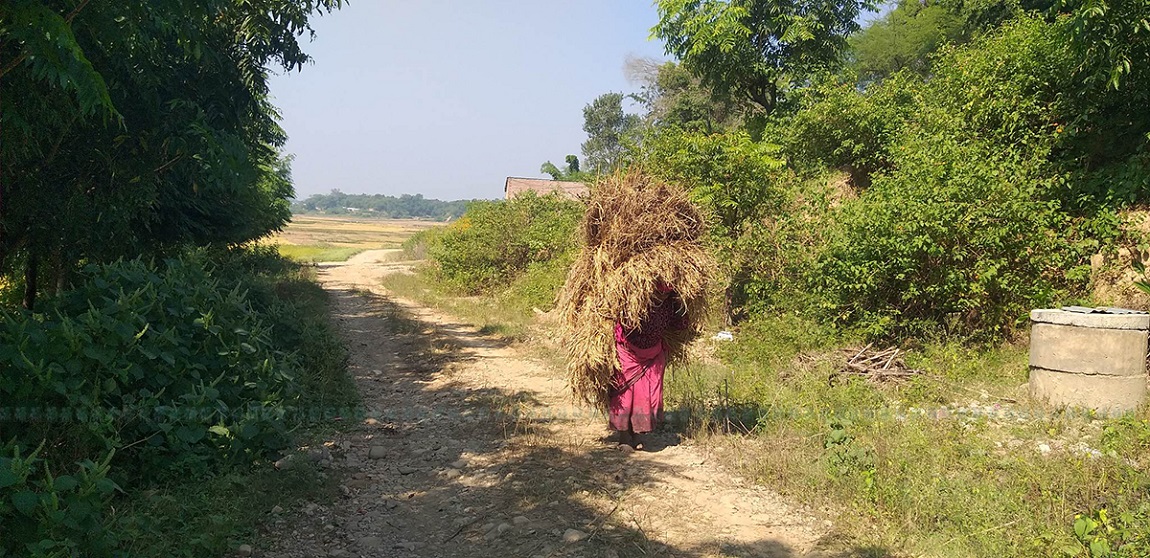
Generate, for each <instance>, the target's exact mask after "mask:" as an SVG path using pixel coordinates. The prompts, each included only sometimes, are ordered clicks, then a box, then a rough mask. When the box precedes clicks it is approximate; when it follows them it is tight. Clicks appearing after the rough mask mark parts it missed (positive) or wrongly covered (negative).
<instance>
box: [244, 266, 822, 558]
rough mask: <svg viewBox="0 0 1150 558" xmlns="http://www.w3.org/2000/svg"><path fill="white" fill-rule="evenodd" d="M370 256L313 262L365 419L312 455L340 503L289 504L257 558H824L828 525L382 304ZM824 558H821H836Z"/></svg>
mask: <svg viewBox="0 0 1150 558" xmlns="http://www.w3.org/2000/svg"><path fill="white" fill-rule="evenodd" d="M388 256H389V254H388V253H387V252H386V251H370V252H365V253H362V254H360V255H358V256H356V257H354V258H352V259H351V260H349V261H348V262H346V263H341V264H331V265H325V266H323V267H322V268H321V271H320V274H319V275H320V279H321V281H322V282H323V284H324V286H325V288H327V289H328V290H329V291H330V292H331V293H332V295H333V297H334V301H335V304H334V313H335V319H336V321H337V323H338V326H339V329H340V330H341V332H342V334H343V335H344V337H345V339H346V341H347V343H348V346H349V347H350V349H351V363H350V370H351V373H352V374H353V375H354V377H355V381H356V383H357V384H358V387H359V390H360V393H361V395H362V397H363V402H364V404H365V406H366V407H367V409H368V416H369V417H370V418H367V419H366V420H364V421H363V422H362V423H361V424H357V425H355V426H354V427H353V428H351V429H349V430H348V431H347V432H345V433H343V434H340V435H339V436H338V437H337V438H335V439H333V440H331V441H330V442H328V443H327V444H326V446H327V449H325V450H322V453H323V454H324V456H325V459H328V458H327V455H328V453H329V452H330V464H331V467H332V471H333V472H334V474H336V475H339V478H340V479H342V480H341V482H342V486H341V490H342V493H343V497H342V499H340V500H339V501H338V502H336V503H334V504H332V505H330V506H320V505H315V504H308V505H305V506H304V507H303V508H302V509H299V510H289V511H288V512H287V513H288V514H290V515H292V516H293V518H292V519H291V520H289V521H286V522H281V524H280V525H281V527H280V529H281V530H282V532H278V533H272V536H270V537H268V540H272V541H274V543H273V548H269V549H266V550H258V551H257V552H256V553H255V554H256V555H258V556H276V557H282V558H289V557H339V556H344V557H356V556H362V557H384V556H387V557H391V556H397V557H405V556H410V557H465V556H466V557H471V556H538V557H559V556H596V557H599V556H607V557H612V556H699V557H704V556H706V557H710V556H756V557H814V556H819V557H822V556H832V554H830V553H828V552H827V551H824V550H820V548H821V545H820V544H819V541H820V539H824V538H825V535H826V531H827V527H826V526H825V525H824V524H823V522H821V521H818V520H816V519H814V518H812V517H809V516H807V515H805V514H804V513H802V512H800V511H799V510H797V509H794V508H792V507H790V506H788V505H787V504H786V503H784V502H783V501H782V500H781V499H780V498H779V497H778V496H777V495H775V494H773V493H772V492H770V491H767V490H765V489H763V488H761V487H757V486H754V485H753V484H750V483H747V482H744V481H743V480H741V479H739V478H736V477H733V476H732V475H731V473H730V472H728V471H725V470H723V469H722V468H721V467H720V466H719V465H717V464H716V463H713V462H712V460H711V459H709V456H708V454H707V453H706V451H705V450H704V449H703V448H701V447H697V446H693V445H692V444H690V443H689V442H682V443H680V442H679V441H678V440H677V437H676V436H675V435H672V434H667V435H663V437H662V438H661V439H660V440H658V442H659V443H657V444H655V446H656V447H654V448H653V449H655V450H658V451H651V452H623V451H620V450H619V449H617V448H614V447H612V446H608V445H606V444H604V443H602V442H601V441H600V438H601V437H602V436H603V435H604V434H606V430H605V429H604V428H603V426H602V425H603V423H604V421H603V419H602V418H600V417H598V416H596V415H595V414H593V413H592V412H590V411H588V410H586V409H583V408H580V407H577V406H574V405H573V404H572V403H571V400H570V397H569V396H568V392H567V389H566V386H565V383H564V380H563V378H562V373H561V371H558V370H554V369H551V368H549V367H548V366H547V365H546V364H544V363H543V362H542V361H540V360H536V359H533V358H532V357H531V355H530V354H529V353H528V352H527V350H526V349H525V348H521V347H512V346H507V345H506V344H505V343H504V342H503V341H501V340H500V339H499V338H495V337H489V336H484V335H481V334H479V333H478V332H477V330H476V329H475V328H473V327H470V326H468V325H467V324H463V323H459V322H458V321H457V320H455V319H453V318H451V317H450V316H446V315H443V314H441V313H438V312H436V311H433V310H431V309H428V308H424V307H421V306H418V305H416V304H414V303H411V302H409V301H404V300H397V299H393V298H390V297H389V296H388V293H386V292H385V291H384V290H383V289H382V287H380V278H381V277H382V276H383V275H385V274H387V273H394V272H401V271H403V270H404V269H405V267H406V266H405V265H404V264H402V263H389V262H388ZM834 555H835V556H837V554H834Z"/></svg>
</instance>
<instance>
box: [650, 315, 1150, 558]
mask: <svg viewBox="0 0 1150 558" xmlns="http://www.w3.org/2000/svg"><path fill="white" fill-rule="evenodd" d="M849 342H850V340H849V339H840V338H836V336H835V335H834V334H833V332H831V331H828V330H826V329H825V328H824V327H822V326H819V325H817V324H815V323H812V322H808V321H806V320H804V319H802V318H799V317H795V316H774V317H764V318H760V319H758V320H755V321H754V322H751V323H749V324H746V325H744V326H742V327H741V328H740V329H739V330H738V331H737V332H736V341H734V342H732V343H727V344H722V345H720V346H718V347H717V348H716V351H717V354H718V355H720V362H715V363H711V364H695V365H692V366H689V367H687V368H686V369H681V370H676V371H673V373H672V374H671V375H670V376H669V377H668V387H667V393H668V401H667V403H668V409H669V411H670V412H671V413H672V416H674V417H676V418H677V419H679V420H680V421H681V423H682V424H683V425H684V426H685V427H686V428H687V429H688V431H689V433H691V434H692V435H695V436H698V437H701V438H706V437H709V436H712V435H713V434H714V433H716V432H725V431H726V432H729V431H736V432H743V433H745V435H742V434H736V435H738V436H740V438H736V439H740V440H742V441H743V442H745V443H742V444H739V445H742V446H744V447H742V448H741V449H737V450H735V451H734V452H733V453H732V462H733V463H734V464H735V465H736V466H737V467H738V468H740V469H741V470H742V472H744V473H745V474H747V475H748V476H750V477H752V478H755V479H757V480H759V481H760V482H763V483H765V484H767V485H770V486H771V487H773V488H775V489H777V490H779V491H780V492H783V493H785V494H788V495H790V496H792V497H794V498H795V499H796V500H798V501H802V502H805V503H809V504H813V505H815V506H822V507H825V508H826V509H828V510H838V512H839V513H835V514H833V515H834V516H835V519H836V523H837V525H838V526H839V528H840V529H842V530H843V531H845V532H846V533H848V534H850V535H852V536H853V537H855V538H857V539H858V540H860V541H861V542H863V543H864V544H873V545H874V546H876V547H886V548H899V549H903V550H904V551H906V552H909V553H911V554H915V555H918V554H924V555H932V556H962V557H966V556H970V557H974V556H1034V557H1047V556H1091V554H1089V552H1090V551H1089V545H1090V544H1091V543H1092V542H1095V541H1096V540H1099V539H1105V540H1107V541H1108V542H1107V544H1108V545H1109V547H1110V548H1112V549H1116V552H1117V553H1115V554H1112V555H1113V556H1143V555H1145V552H1146V551H1147V549H1150V540H1148V539H1147V533H1148V532H1150V504H1148V502H1150V498H1148V496H1150V476H1148V474H1147V461H1148V459H1147V457H1145V456H1146V455H1147V451H1148V450H1150V421H1148V420H1147V419H1148V418H1150V413H1148V412H1147V410H1145V409H1144V410H1143V411H1142V412H1141V413H1140V414H1137V415H1133V416H1128V417H1125V418H1121V419H1102V418H1098V417H1094V416H1091V415H1089V414H1083V413H1073V412H1070V413H1067V412H1058V411H1045V410H1043V408H1042V407H1041V406H1040V405H1037V404H1036V403H1034V402H1032V401H1030V400H1029V399H1028V398H1027V396H1026V393H1025V390H1024V389H1020V384H1022V383H1024V382H1025V381H1026V375H1027V368H1026V367H1027V361H1026V350H1025V348H1024V347H1015V346H1002V347H993V348H981V349H976V348H970V347H966V346H962V345H959V344H953V343H944V342H939V343H930V344H925V345H923V346H920V347H916V348H914V349H913V350H912V351H911V354H910V356H908V358H907V360H908V365H910V366H912V367H916V368H920V369H923V370H924V371H925V372H926V373H925V374H923V375H921V376H919V377H915V378H913V379H912V380H910V381H906V382H903V383H898V384H889V385H877V384H874V383H871V382H867V381H865V380H862V379H858V378H841V379H836V377H835V372H836V370H837V367H838V366H840V365H841V363H842V361H843V360H845V358H844V357H842V356H841V354H842V353H841V351H840V350H839V347H841V346H843V345H848V344H850V343H849ZM718 440H731V439H730V438H727V437H724V438H719V439H718ZM1079 516H1081V517H1079ZM1082 517H1085V518H1087V519H1089V518H1091V517H1093V518H1095V519H1094V520H1092V521H1095V523H1097V524H1098V525H1099V526H1097V527H1096V528H1094V530H1093V531H1090V532H1088V533H1086V534H1085V535H1084V536H1079V535H1076V533H1075V528H1074V525H1075V522H1076V518H1077V519H1078V520H1081V518H1082ZM1100 517H1105V518H1107V520H1108V521H1109V524H1110V527H1104V526H1101V525H1102V523H1101V520H1100V519H1099V518H1100ZM1081 521H1083V522H1082V523H1081V525H1084V526H1088V525H1089V524H1087V523H1085V522H1084V520H1081ZM1096 544H1097V543H1096ZM1117 549H1121V550H1117ZM1140 553H1141V554H1140ZM1102 555H1111V554H1097V553H1096V554H1095V555H1094V556H1102Z"/></svg>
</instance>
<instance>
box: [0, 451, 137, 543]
mask: <svg viewBox="0 0 1150 558" xmlns="http://www.w3.org/2000/svg"><path fill="white" fill-rule="evenodd" d="M41 450H42V446H41V447H39V448H37V449H36V450H34V451H32V452H31V453H28V454H26V455H25V454H22V452H21V449H20V447H19V446H18V445H16V444H15V443H13V442H9V443H6V444H0V522H2V524H3V525H4V531H3V533H4V536H3V537H0V557H7V556H14V557H16V556H20V557H32V558H69V557H72V556H84V557H85V558H97V557H100V556H112V551H113V549H114V548H115V546H116V544H117V542H118V541H117V538H116V536H115V535H114V534H113V532H112V530H111V529H110V526H111V517H110V514H107V513H105V510H106V509H107V507H108V505H109V503H110V502H111V499H112V496H113V493H114V491H115V490H116V488H117V487H116V484H115V483H113V482H112V481H111V480H109V479H108V477H107V474H108V469H109V465H108V462H109V461H110V460H111V454H110V453H109V454H108V456H107V457H106V458H105V459H103V460H102V461H101V462H100V463H93V462H91V461H88V460H84V461H81V462H79V463H77V464H76V466H75V471H74V473H73V474H70V475H53V474H52V472H51V470H50V468H49V466H48V464H47V462H45V461H44V460H43V459H40V458H39V457H38V454H39V453H40V451H41Z"/></svg>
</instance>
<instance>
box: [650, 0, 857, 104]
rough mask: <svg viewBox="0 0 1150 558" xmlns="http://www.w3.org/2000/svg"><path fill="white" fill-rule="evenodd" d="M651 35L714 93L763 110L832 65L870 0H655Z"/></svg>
mask: <svg viewBox="0 0 1150 558" xmlns="http://www.w3.org/2000/svg"><path fill="white" fill-rule="evenodd" d="M656 5H657V7H658V10H659V23H658V24H657V25H656V26H655V27H654V28H653V29H652V35H653V36H654V37H657V38H659V39H662V40H663V41H665V42H666V50H667V54H672V55H674V56H675V57H676V58H678V59H679V60H680V61H682V62H683V64H684V65H685V66H686V67H687V69H689V70H691V71H692V72H693V73H694V74H695V75H697V76H698V77H699V78H701V79H702V80H703V83H705V84H706V85H708V86H709V87H711V88H712V89H714V90H715V91H716V92H717V93H719V94H720V95H732V94H733V95H736V96H738V97H742V98H745V99H747V100H748V101H750V102H753V103H755V104H756V105H758V106H759V107H760V108H761V109H762V110H763V111H764V112H766V113H768V114H769V113H771V112H772V111H774V110H775V107H776V106H777V105H778V104H779V100H780V96H781V95H782V94H783V93H784V92H785V91H786V90H787V89H788V88H790V87H792V86H794V85H796V84H801V83H804V82H806V81H807V80H809V79H810V77H811V76H812V75H816V74H818V73H821V72H825V71H827V70H830V69H833V68H834V67H836V66H837V65H838V64H839V63H840V62H841V59H842V55H843V52H844V50H845V49H846V47H847V37H848V36H849V35H850V34H851V33H854V32H855V31H857V30H858V29H859V24H858V23H857V22H856V20H857V19H858V17H859V14H860V13H861V12H862V10H863V9H866V8H870V7H872V6H873V3H872V2H871V1H870V0H658V1H657V2H656Z"/></svg>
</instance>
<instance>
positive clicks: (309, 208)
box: [292, 190, 471, 221]
mask: <svg viewBox="0 0 1150 558" xmlns="http://www.w3.org/2000/svg"><path fill="white" fill-rule="evenodd" d="M470 203H471V202H470V201H467V200H456V201H441V200H436V199H428V198H424V197H423V194H414V195H412V194H403V195H401V196H388V195H385V194H345V193H343V192H341V191H339V190H332V191H331V193H328V194H312V195H310V196H308V197H307V198H305V199H303V200H301V201H297V202H295V203H293V204H292V212H293V213H303V214H306V213H325V214H328V215H345V214H347V215H355V216H356V217H369V218H381V219H432V220H436V221H449V220H451V219H456V218H458V217H459V216H460V215H463V212H464V211H466V210H467V205H468V204H470Z"/></svg>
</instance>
